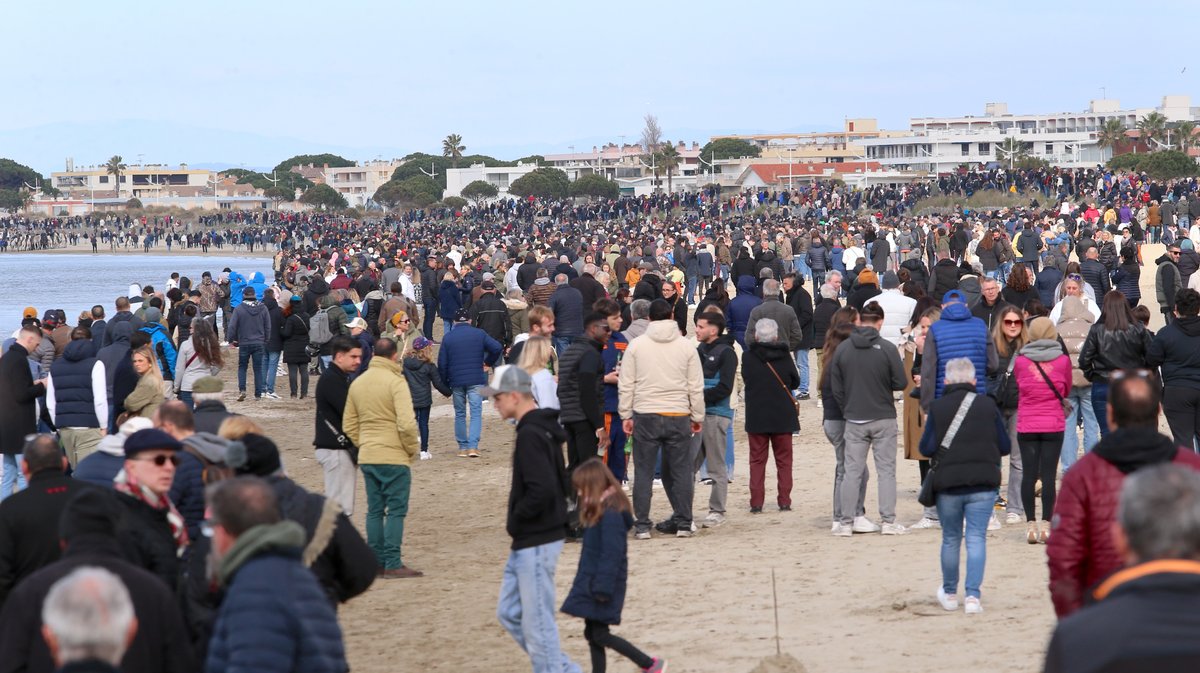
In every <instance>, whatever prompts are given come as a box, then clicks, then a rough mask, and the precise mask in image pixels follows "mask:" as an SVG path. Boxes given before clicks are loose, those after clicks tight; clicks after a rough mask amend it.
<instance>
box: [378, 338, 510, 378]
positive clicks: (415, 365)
mask: <svg viewBox="0 0 1200 673" xmlns="http://www.w3.org/2000/svg"><path fill="white" fill-rule="evenodd" d="M525 338H529V336H528V335H526V337H525ZM373 359H374V358H372V360H373ZM368 366H369V365H368ZM424 366H425V361H424V360H422V359H421V358H417V357H413V356H411V355H410V356H408V357H406V358H404V368H405V369H409V370H412V371H414V372H415V371H417V370H418V369H420V368H421V367H424Z"/></svg>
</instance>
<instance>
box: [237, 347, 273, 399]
mask: <svg viewBox="0 0 1200 673" xmlns="http://www.w3.org/2000/svg"><path fill="white" fill-rule="evenodd" d="M265 352H266V349H265V347H264V346H263V344H242V345H240V346H238V392H240V393H244V392H246V367H247V366H248V365H250V364H251V363H253V364H254V396H255V397H262V394H263V390H264V389H265V388H266V386H265V384H266V381H263V355H264V354H265Z"/></svg>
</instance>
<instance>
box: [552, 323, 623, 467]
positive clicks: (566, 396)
mask: <svg viewBox="0 0 1200 673" xmlns="http://www.w3.org/2000/svg"><path fill="white" fill-rule="evenodd" d="M583 329H584V333H583V337H582V338H580V339H577V340H576V341H575V342H574V343H572V344H571V345H570V346H569V347H567V350H566V351H564V352H563V354H562V358H560V359H559V361H558V372H559V374H558V406H559V409H561V411H560V412H559V417H558V420H559V422H560V423H561V424H562V425H563V427H564V428H566V430H567V472H568V473H571V472H574V471H575V468H577V467H579V465H580V464H581V463H583V461H585V460H587V459H588V458H592V457H594V456H595V455H596V452H597V449H598V447H600V446H607V445H608V433H607V432H605V431H604V361H603V359H602V358H601V357H600V352H601V351H603V350H604V346H605V345H606V344H607V343H608V338H609V336H610V333H609V327H608V318H607V316H605V315H604V314H603V313H596V312H591V313H589V314H588V316H587V318H586V319H585V320H584V325H583Z"/></svg>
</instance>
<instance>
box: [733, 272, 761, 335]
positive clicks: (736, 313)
mask: <svg viewBox="0 0 1200 673" xmlns="http://www.w3.org/2000/svg"><path fill="white" fill-rule="evenodd" d="M756 286H757V284H756V283H755V282H754V276H742V277H740V278H738V281H737V296H736V297H734V298H733V299H732V300H731V301H730V302H729V333H730V334H732V335H733V338H734V339H735V340H736V341H737V342H738V344H740V345H741V346H742V348H745V347H746V325H747V324H749V322H750V312H751V311H753V310H754V307H756V306H758V305H759V304H761V303H762V299H760V298H759V297H758V295H756V294H754V289H755V287H756Z"/></svg>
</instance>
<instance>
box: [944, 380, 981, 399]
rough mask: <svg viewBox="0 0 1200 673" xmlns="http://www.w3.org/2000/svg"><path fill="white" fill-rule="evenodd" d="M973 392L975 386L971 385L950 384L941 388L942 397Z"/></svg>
mask: <svg viewBox="0 0 1200 673" xmlns="http://www.w3.org/2000/svg"><path fill="white" fill-rule="evenodd" d="M975 390H976V388H975V384H973V383H951V384H950V385H948V386H946V387H944V388H942V397H945V396H947V395H950V394H952V393H960V392H961V393H973V392H975Z"/></svg>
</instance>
